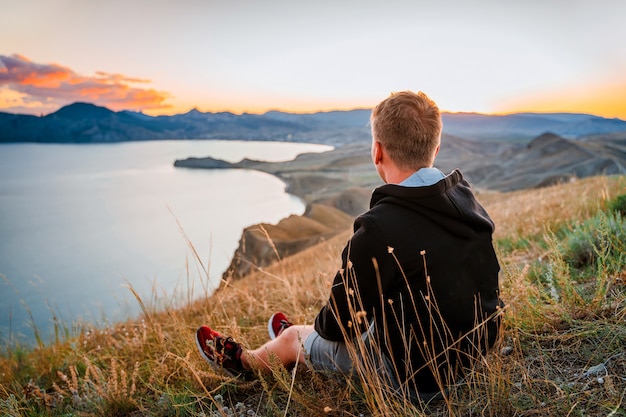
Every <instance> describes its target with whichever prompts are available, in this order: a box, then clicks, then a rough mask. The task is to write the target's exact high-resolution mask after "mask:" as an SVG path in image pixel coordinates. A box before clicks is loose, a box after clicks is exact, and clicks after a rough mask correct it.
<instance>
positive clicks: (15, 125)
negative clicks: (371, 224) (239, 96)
mask: <svg viewBox="0 0 626 417" xmlns="http://www.w3.org/2000/svg"><path fill="white" fill-rule="evenodd" d="M369 115H370V110H369V109H357V110H349V111H329V112H317V113H305V114H300V113H285V112H279V111H270V112H267V113H265V114H247V113H244V114H241V115H236V114H233V113H229V112H218V113H211V112H201V111H198V110H197V109H193V110H191V111H189V112H187V113H184V114H176V115H172V116H156V117H153V116H148V115H145V114H143V113H137V112H131V111H120V112H113V111H111V110H109V109H106V108H104V107H99V106H95V105H93V104H89V103H74V104H70V105H68V106H65V107H63V108H61V109H59V110H58V111H56V112H54V113H50V114H48V115H45V116H39V117H38V116H31V115H21V114H11V113H1V112H0V143H3V142H41V143H92V142H119V141H131V140H159V139H240V140H273V141H294V142H312V143H323V144H330V145H334V146H342V145H345V144H350V143H364V142H367V141H368V140H369V138H370V131H369ZM442 119H443V123H444V133H446V134H448V135H452V136H457V137H461V138H464V139H470V140H475V141H487V142H514V143H525V142H528V141H529V140H531V139H532V138H534V137H536V136H538V135H541V134H543V133H545V132H553V133H555V134H557V135H560V136H563V137H565V138H570V139H572V138H579V137H582V136H588V135H593V134H606V133H612V132H624V131H626V121H623V120H620V119H606V118H602V117H598V116H593V115H588V114H563V113H555V114H551V113H546V114H539V113H519V114H510V115H497V116H496V115H485V114H475V113H444V114H443V115H442Z"/></svg>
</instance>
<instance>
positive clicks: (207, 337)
mask: <svg viewBox="0 0 626 417" xmlns="http://www.w3.org/2000/svg"><path fill="white" fill-rule="evenodd" d="M196 344H197V345H198V350H199V351H200V355H201V356H202V357H203V358H204V360H205V361H207V362H208V363H209V365H211V366H213V367H215V368H217V369H219V370H224V371H226V372H228V373H229V374H231V375H238V374H241V373H243V372H244V369H243V364H242V363H241V351H242V349H241V345H240V344H239V343H237V342H235V341H234V340H233V338H232V337H224V336H222V335H221V334H219V333H218V332H216V331H215V330H213V329H211V328H210V327H208V326H200V327H199V328H198V330H197V331H196Z"/></svg>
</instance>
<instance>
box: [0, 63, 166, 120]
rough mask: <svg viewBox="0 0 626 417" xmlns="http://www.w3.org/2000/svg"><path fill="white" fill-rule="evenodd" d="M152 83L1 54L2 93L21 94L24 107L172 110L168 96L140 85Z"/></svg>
mask: <svg viewBox="0 0 626 417" xmlns="http://www.w3.org/2000/svg"><path fill="white" fill-rule="evenodd" d="M148 83H150V81H149V80H145V79H140V78H132V77H127V76H125V75H123V74H109V73H106V72H101V71H99V72H96V74H95V75H94V76H84V75H81V74H77V73H76V72H74V71H73V70H72V69H70V68H68V67H64V66H61V65H58V64H38V63H35V62H32V61H31V60H29V59H28V58H26V57H24V56H21V55H11V56H6V55H0V92H1V91H2V90H5V91H6V90H7V89H8V90H12V91H14V92H17V93H20V97H21V100H22V102H23V103H22V107H29V106H28V105H29V103H31V104H32V103H39V104H41V103H46V107H47V108H54V107H57V108H58V107H60V106H63V105H66V104H70V103H73V102H76V101H87V102H90V103H94V104H97V105H101V106H105V107H108V108H110V109H112V110H154V109H165V108H169V107H171V105H169V104H167V103H166V100H167V99H168V98H170V95H169V94H168V93H166V92H163V91H157V90H155V89H152V88H140V87H138V86H136V84H148ZM16 107H17V106H16Z"/></svg>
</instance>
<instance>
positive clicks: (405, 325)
mask: <svg viewBox="0 0 626 417" xmlns="http://www.w3.org/2000/svg"><path fill="white" fill-rule="evenodd" d="M493 230H494V225H493V222H492V221H491V219H490V218H489V216H488V215H487V213H486V211H485V210H484V209H483V207H482V206H481V205H480V204H479V203H478V202H477V201H476V199H475V198H474V195H473V194H472V191H471V189H470V186H469V184H468V183H467V182H466V181H465V180H464V179H463V176H462V174H461V173H460V171H458V170H456V171H454V172H452V173H451V174H450V175H448V176H446V177H445V178H444V179H442V180H441V181H439V182H438V183H436V184H434V185H432V186H427V187H403V186H399V185H392V184H387V185H383V186H381V187H379V188H377V189H376V190H374V192H373V194H372V198H371V203H370V210H369V211H367V212H366V213H364V214H363V215H361V216H359V217H358V218H357V219H356V220H355V223H354V234H353V236H352V237H351V238H350V241H349V242H348V244H347V245H346V247H345V249H344V251H343V254H342V260H343V264H342V269H341V270H339V271H338V272H337V274H336V276H335V279H334V282H333V287H332V290H331V296H330V299H329V301H328V303H327V304H326V305H325V306H324V307H323V308H322V309H321V311H320V312H319V314H318V316H317V317H316V320H315V329H316V331H317V332H318V333H319V334H320V335H321V336H322V337H324V338H326V339H329V340H336V341H344V340H346V338H353V337H354V336H356V335H359V334H361V333H362V332H364V331H365V330H366V329H367V327H368V326H369V323H370V322H371V321H372V320H373V321H374V323H375V329H376V340H377V341H378V343H379V346H380V347H381V349H382V351H383V352H384V353H385V354H386V355H387V356H388V358H390V359H391V360H392V361H393V363H394V365H395V367H396V370H397V375H396V377H397V379H398V380H399V381H400V382H401V383H405V382H406V383H407V384H408V385H409V387H411V388H413V389H415V390H417V391H421V392H434V391H438V390H439V389H440V388H441V387H442V386H446V385H448V384H450V383H453V382H454V381H457V380H458V379H459V378H460V377H461V376H462V373H463V368H467V367H468V366H470V364H471V361H472V359H471V358H472V357H476V356H477V355H478V352H484V351H485V350H486V349H487V348H488V347H489V346H491V345H492V344H493V342H494V341H495V339H496V336H497V332H498V329H499V323H498V322H499V315H497V314H496V313H497V311H498V309H499V308H500V307H502V304H501V301H500V299H499V288H498V272H499V270H500V267H499V265H498V260H497V258H496V255H495V252H494V249H493V245H492V233H493ZM427 277H428V278H427ZM428 282H430V283H429V284H428ZM435 369H437V370H436V371H435ZM437 380H439V381H440V383H437Z"/></svg>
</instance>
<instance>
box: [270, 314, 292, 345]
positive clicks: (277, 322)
mask: <svg viewBox="0 0 626 417" xmlns="http://www.w3.org/2000/svg"><path fill="white" fill-rule="evenodd" d="M291 326H293V323H291V322H290V321H289V320H288V319H287V316H285V315H284V314H283V313H281V312H280V311H279V312H278V313H274V314H272V317H270V319H269V321H268V322H267V332H268V333H269V334H270V339H276V338H277V337H278V336H279V335H280V334H281V333H282V332H283V330H285V329H286V328H287V327H291Z"/></svg>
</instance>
